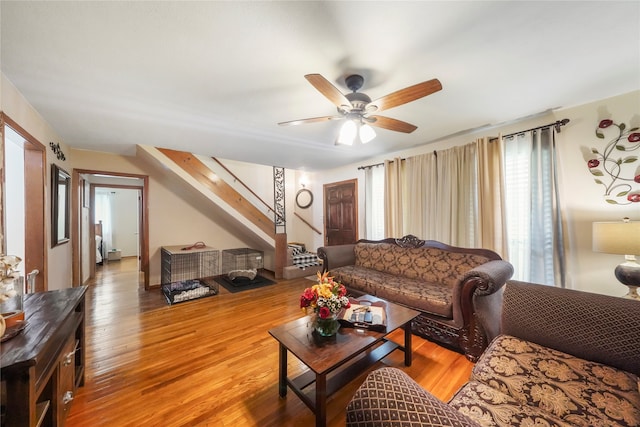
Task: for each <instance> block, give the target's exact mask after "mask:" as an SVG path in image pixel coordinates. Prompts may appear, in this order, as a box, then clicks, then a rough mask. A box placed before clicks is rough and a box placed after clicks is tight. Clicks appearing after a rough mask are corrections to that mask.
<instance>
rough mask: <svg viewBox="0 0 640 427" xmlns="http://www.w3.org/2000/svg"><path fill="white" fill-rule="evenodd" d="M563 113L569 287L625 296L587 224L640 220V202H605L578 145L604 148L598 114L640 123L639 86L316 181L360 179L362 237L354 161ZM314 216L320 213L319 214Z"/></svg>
mask: <svg viewBox="0 0 640 427" xmlns="http://www.w3.org/2000/svg"><path fill="white" fill-rule="evenodd" d="M564 118H568V119H570V120H571V121H570V123H569V124H568V125H567V126H565V127H563V128H562V132H561V133H560V134H558V136H557V141H558V147H559V150H558V154H559V163H560V183H559V185H560V191H561V198H562V206H561V208H562V212H563V216H564V220H565V224H566V232H567V236H566V248H567V255H568V259H567V287H570V288H574V289H581V290H585V291H590V292H596V293H602V294H608V295H624V294H625V293H626V291H627V288H626V287H624V286H623V285H621V284H620V283H619V282H618V281H617V279H616V278H615V277H614V275H613V270H614V268H615V266H616V265H617V264H619V263H620V262H622V261H623V259H622V257H621V256H617V255H607V254H601V253H594V252H593V251H592V250H591V223H592V222H594V221H603V220H605V221H606V220H621V219H622V218H623V217H624V216H628V217H630V218H631V219H633V220H640V204H638V203H635V204H633V205H628V206H616V205H611V204H608V203H606V202H605V201H604V199H603V197H602V187H601V186H598V185H596V184H595V183H594V182H593V177H592V176H591V173H589V171H588V169H587V167H586V164H585V160H584V157H583V154H582V152H583V150H582V147H587V148H588V147H591V146H597V147H599V148H603V147H604V144H605V142H603V140H600V139H598V138H596V137H595V134H594V132H595V128H596V127H597V125H598V123H599V122H600V120H601V119H604V118H611V119H613V120H615V121H617V122H624V123H626V124H627V126H632V127H635V126H640V91H635V92H631V93H628V94H623V95H620V96H616V97H612V98H608V99H604V100H600V101H595V102H592V103H589V104H585V105H581V106H577V107H570V108H563V109H560V110H558V111H555V112H553V113H548V114H544V115H541V116H540V117H536V118H535V119H530V120H526V121H521V122H519V123H517V124H511V125H505V126H499V127H496V128H494V129H491V130H486V131H483V132H478V133H474V134H468V135H463V136H457V137H455V138H449V139H446V140H442V141H438V142H434V143H431V144H426V145H423V146H420V147H416V148H414V149H411V150H405V151H400V152H397V153H392V154H389V155H387V156H384V157H379V158H374V159H369V160H368V161H365V162H362V163H358V164H353V165H349V166H346V167H341V168H338V169H335V170H332V171H328V172H326V173H323V174H321V176H319V177H318V178H317V179H318V186H319V187H321V186H322V184H325V183H330V182H337V181H342V180H345V179H353V178H357V179H358V185H359V201H358V202H359V209H360V213H361V214H360V218H359V222H360V224H359V230H360V236H361V237H364V215H363V214H362V213H363V212H364V196H363V195H364V171H361V170H360V171H359V170H357V167H358V166H363V165H369V164H375V163H379V162H382V161H383V160H384V159H393V158H395V157H400V158H403V157H409V156H414V155H417V154H422V153H426V152H429V151H433V150H441V149H445V148H448V147H451V146H455V145H462V144H467V143H470V142H472V141H473V140H474V139H476V138H478V137H482V136H497V135H498V133H499V132H501V133H503V134H508V133H511V132H515V131H518V130H524V129H529V128H532V127H536V126H541V125H545V124H548V123H552V122H555V121H556V120H561V119H564ZM317 215H320V216H319V217H318V218H321V215H322V214H321V213H318V214H317Z"/></svg>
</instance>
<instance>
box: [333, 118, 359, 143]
mask: <svg viewBox="0 0 640 427" xmlns="http://www.w3.org/2000/svg"><path fill="white" fill-rule="evenodd" d="M357 132H358V127H357V126H356V123H355V122H354V121H353V120H347V121H346V122H344V124H343V125H342V128H341V129H340V134H339V135H338V143H339V144H346V145H351V144H353V140H354V139H355V137H356V134H357Z"/></svg>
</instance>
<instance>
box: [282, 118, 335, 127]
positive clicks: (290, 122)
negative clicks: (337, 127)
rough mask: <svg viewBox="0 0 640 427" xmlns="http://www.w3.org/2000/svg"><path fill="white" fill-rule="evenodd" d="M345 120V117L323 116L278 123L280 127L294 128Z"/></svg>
mask: <svg viewBox="0 0 640 427" xmlns="http://www.w3.org/2000/svg"><path fill="white" fill-rule="evenodd" d="M340 119H344V117H343V116H322V117H311V118H308V119H298V120H290V121H288V122H280V123H278V124H279V125H280V126H294V125H301V124H303V123H317V122H326V121H328V120H340Z"/></svg>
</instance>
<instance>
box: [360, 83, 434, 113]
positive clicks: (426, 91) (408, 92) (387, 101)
mask: <svg viewBox="0 0 640 427" xmlns="http://www.w3.org/2000/svg"><path fill="white" fill-rule="evenodd" d="M439 90H442V84H441V83H440V80H438V79H432V80H429V81H426V82H422V83H418V84H416V85H413V86H409V87H406V88H404V89H400V90H397V91H395V92H393V93H390V94H389V95H386V96H383V97H382V98H378V99H374V100H373V101H371V102H370V103H369V104H368V105H367V111H369V112H375V111H383V110H388V109H389V108H393V107H397V106H398V105H402V104H406V103H407V102H411V101H415V100H416V99H420V98H422V97H425V96H427V95H431V94H432V93H434V92H437V91H439Z"/></svg>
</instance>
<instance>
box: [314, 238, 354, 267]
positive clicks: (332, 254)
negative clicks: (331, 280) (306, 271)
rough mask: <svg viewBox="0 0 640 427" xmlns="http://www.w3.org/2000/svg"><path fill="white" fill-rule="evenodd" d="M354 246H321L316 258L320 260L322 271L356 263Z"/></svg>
mask: <svg viewBox="0 0 640 427" xmlns="http://www.w3.org/2000/svg"><path fill="white" fill-rule="evenodd" d="M355 247H356V245H355V244H354V243H352V244H348V245H335V246H321V247H319V248H318V257H319V258H320V259H322V264H323V270H324V271H328V270H331V269H333V268H338V267H343V266H345V265H354V264H355V263H356V252H355Z"/></svg>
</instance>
